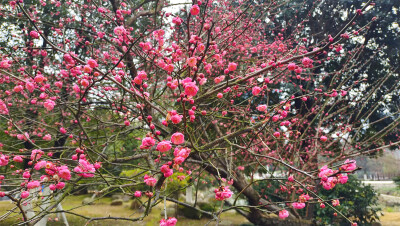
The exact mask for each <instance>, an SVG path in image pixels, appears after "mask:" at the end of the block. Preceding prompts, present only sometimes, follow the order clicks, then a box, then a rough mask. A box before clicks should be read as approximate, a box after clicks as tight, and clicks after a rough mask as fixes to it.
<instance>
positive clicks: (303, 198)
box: [292, 194, 312, 209]
mask: <svg viewBox="0 0 400 226" xmlns="http://www.w3.org/2000/svg"><path fill="white" fill-rule="evenodd" d="M310 199H312V198H311V197H310V196H309V195H308V194H302V195H300V196H299V200H298V202H294V203H292V206H293V208H295V209H303V208H304V207H306V202H308V200H310Z"/></svg>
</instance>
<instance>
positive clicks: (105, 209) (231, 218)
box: [0, 196, 249, 226]
mask: <svg viewBox="0 0 400 226" xmlns="http://www.w3.org/2000/svg"><path fill="white" fill-rule="evenodd" d="M86 197H88V196H69V197H67V198H66V199H65V200H64V201H63V202H62V206H63V208H64V210H71V211H72V212H74V213H78V214H81V215H84V216H89V217H105V216H112V217H131V218H135V217H139V216H141V214H140V213H135V210H131V209H129V205H130V202H124V204H123V205H122V206H111V205H110V203H111V198H102V199H100V200H97V201H96V202H95V204H94V205H86V206H82V207H80V208H77V209H74V208H75V207H76V206H80V205H81V203H82V200H83V199H84V198H86ZM167 205H168V206H171V205H173V203H169V202H168V203H167ZM12 207H14V205H13V204H12V203H11V202H9V201H1V202H0V215H3V214H5V213H6V212H7V210H9V209H11V208H12ZM162 209H163V205H161V204H159V205H158V206H156V207H154V208H153V210H152V211H151V213H150V215H149V216H147V217H146V218H144V220H143V221H138V222H129V221H115V220H101V221H95V222H90V223H89V224H88V225H92V226H95V225H96V226H106V225H107V226H108V225H113V226H122V225H124V226H125V225H146V226H147V225H148V226H150V225H158V222H159V221H160V219H161V218H162V216H161V211H162ZM55 218H56V215H55V214H52V215H51V216H50V221H49V223H48V225H51V226H53V225H54V226H58V225H64V224H63V222H61V221H55ZM67 218H68V223H69V224H70V225H71V226H74V225H85V224H86V223H87V221H86V220H85V219H83V218H80V217H78V216H75V215H72V214H67ZM20 219H21V214H19V213H15V214H12V215H11V217H9V218H8V219H6V220H4V221H2V222H0V225H1V226H2V225H4V226H5V225H12V224H15V223H16V222H18V221H19V220H20ZM221 220H222V222H221V223H220V225H242V224H246V223H249V222H248V221H247V219H246V218H244V217H243V216H241V215H239V214H237V213H235V212H233V211H230V212H226V213H223V214H222V215H221ZM209 221H210V219H207V218H202V219H201V220H191V219H186V218H184V217H179V218H178V223H177V225H182V226H183V225H184V226H192V225H193V226H195V225H205V224H207V223H208V222H209ZM209 225H215V222H211V223H210V224H209Z"/></svg>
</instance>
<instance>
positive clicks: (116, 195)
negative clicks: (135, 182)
mask: <svg viewBox="0 0 400 226" xmlns="http://www.w3.org/2000/svg"><path fill="white" fill-rule="evenodd" d="M122 197H123V195H120V194H114V195H112V196H111V200H117V199H122Z"/></svg>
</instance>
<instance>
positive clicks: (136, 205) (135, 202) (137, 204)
mask: <svg viewBox="0 0 400 226" xmlns="http://www.w3.org/2000/svg"><path fill="white" fill-rule="evenodd" d="M140 206H142V204H141V203H140V202H139V201H138V200H137V199H135V200H133V201H132V203H131V205H130V207H129V208H130V209H131V210H136V209H139V207H140Z"/></svg>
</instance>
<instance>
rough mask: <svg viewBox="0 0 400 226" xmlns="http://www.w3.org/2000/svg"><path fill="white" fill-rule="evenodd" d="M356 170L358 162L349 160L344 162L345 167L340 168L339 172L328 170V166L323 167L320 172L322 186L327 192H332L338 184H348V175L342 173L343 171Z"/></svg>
mask: <svg viewBox="0 0 400 226" xmlns="http://www.w3.org/2000/svg"><path fill="white" fill-rule="evenodd" d="M356 168H357V165H356V161H355V160H349V159H347V160H346V161H345V162H344V165H342V166H341V167H340V168H339V170H332V169H330V168H328V166H323V167H322V168H321V169H320V170H319V174H318V177H319V178H321V184H322V186H323V187H324V188H325V189H326V190H331V189H333V188H334V187H335V186H336V184H338V183H341V184H345V183H347V180H348V176H347V173H341V171H346V172H351V171H354V170H355V169H356Z"/></svg>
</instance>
